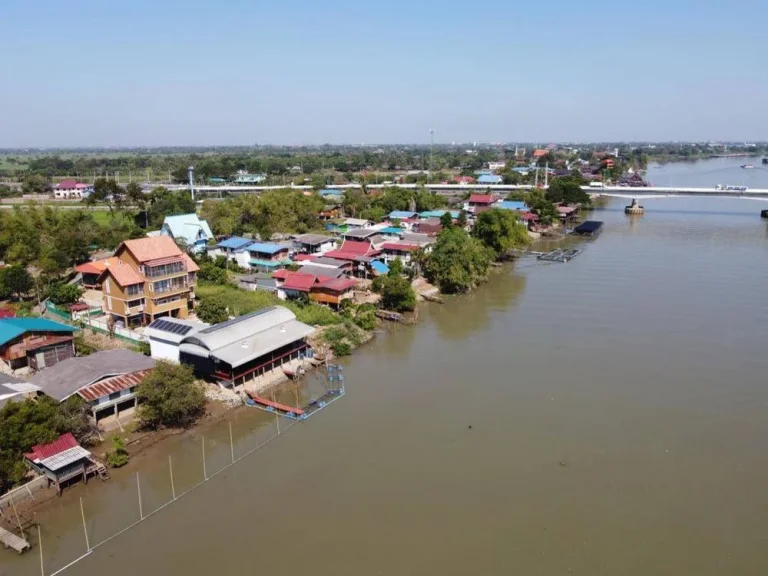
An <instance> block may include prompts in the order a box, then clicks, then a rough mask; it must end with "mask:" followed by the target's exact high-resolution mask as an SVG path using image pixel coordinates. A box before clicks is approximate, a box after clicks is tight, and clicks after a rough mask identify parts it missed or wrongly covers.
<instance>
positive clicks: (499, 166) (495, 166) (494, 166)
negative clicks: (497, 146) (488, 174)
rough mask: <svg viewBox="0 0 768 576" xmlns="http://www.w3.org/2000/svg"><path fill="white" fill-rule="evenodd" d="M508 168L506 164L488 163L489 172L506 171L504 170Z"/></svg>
mask: <svg viewBox="0 0 768 576" xmlns="http://www.w3.org/2000/svg"><path fill="white" fill-rule="evenodd" d="M506 167H507V163H506V162H488V170H490V171H492V172H493V171H496V170H504V168H506Z"/></svg>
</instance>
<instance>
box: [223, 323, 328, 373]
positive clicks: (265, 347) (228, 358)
mask: <svg viewBox="0 0 768 576" xmlns="http://www.w3.org/2000/svg"><path fill="white" fill-rule="evenodd" d="M314 331H315V329H314V328H312V326H309V325H307V324H304V323H303V322H299V321H298V320H290V321H288V322H285V323H283V324H280V325H278V326H273V327H271V328H268V329H267V330H263V331H261V332H258V333H256V334H253V335H251V336H249V337H246V338H243V339H241V340H239V341H237V342H233V343H232V344H230V345H229V346H225V347H223V348H219V349H218V350H214V351H213V352H212V353H211V355H212V356H214V357H215V358H218V359H219V360H221V361H223V362H226V363H227V364H229V365H230V366H232V367H233V368H237V367H238V366H242V365H243V364H246V363H248V362H250V361H251V360H255V359H256V358H259V357H261V356H264V355H265V354H269V353H270V352H272V351H273V350H277V349H278V348H282V347H283V346H286V345H287V344H290V343H291V342H295V341H297V340H301V339H302V338H306V337H307V336H309V335H310V334H312V333H313V332H314Z"/></svg>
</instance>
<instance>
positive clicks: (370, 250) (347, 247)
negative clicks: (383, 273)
mask: <svg viewBox="0 0 768 576" xmlns="http://www.w3.org/2000/svg"><path fill="white" fill-rule="evenodd" d="M378 253H379V252H378V251H377V250H376V249H375V248H374V247H373V246H372V245H371V243H370V242H364V241H356V240H344V241H343V242H342V243H341V246H340V247H339V248H338V249H336V250H331V251H330V252H326V253H325V256H326V257H327V258H334V259H336V260H346V261H348V262H358V261H361V259H365V258H371V257H373V256H376V255H377V254H378Z"/></svg>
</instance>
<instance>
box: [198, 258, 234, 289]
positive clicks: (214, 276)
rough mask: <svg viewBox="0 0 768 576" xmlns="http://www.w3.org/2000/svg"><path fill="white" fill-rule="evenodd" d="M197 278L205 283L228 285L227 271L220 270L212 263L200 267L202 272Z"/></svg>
mask: <svg viewBox="0 0 768 576" xmlns="http://www.w3.org/2000/svg"><path fill="white" fill-rule="evenodd" d="M197 277H198V278H199V279H200V280H203V281H205V282H210V283H211V284H226V283H227V271H226V270H224V269H223V268H219V267H218V266H216V264H213V263H212V262H205V263H203V264H201V265H200V272H198V273H197Z"/></svg>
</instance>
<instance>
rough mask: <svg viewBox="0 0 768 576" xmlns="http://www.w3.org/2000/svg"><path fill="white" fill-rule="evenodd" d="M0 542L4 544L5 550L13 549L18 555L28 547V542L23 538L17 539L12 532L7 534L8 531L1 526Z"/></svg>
mask: <svg viewBox="0 0 768 576" xmlns="http://www.w3.org/2000/svg"><path fill="white" fill-rule="evenodd" d="M0 542H2V543H3V544H5V547H6V548H13V549H14V550H16V552H18V553H19V554H21V553H22V552H24V550H26V549H27V548H29V547H30V546H29V542H27V541H26V540H24V539H23V538H19V537H18V536H16V534H14V533H12V532H8V530H6V529H5V528H3V527H2V526H0Z"/></svg>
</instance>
